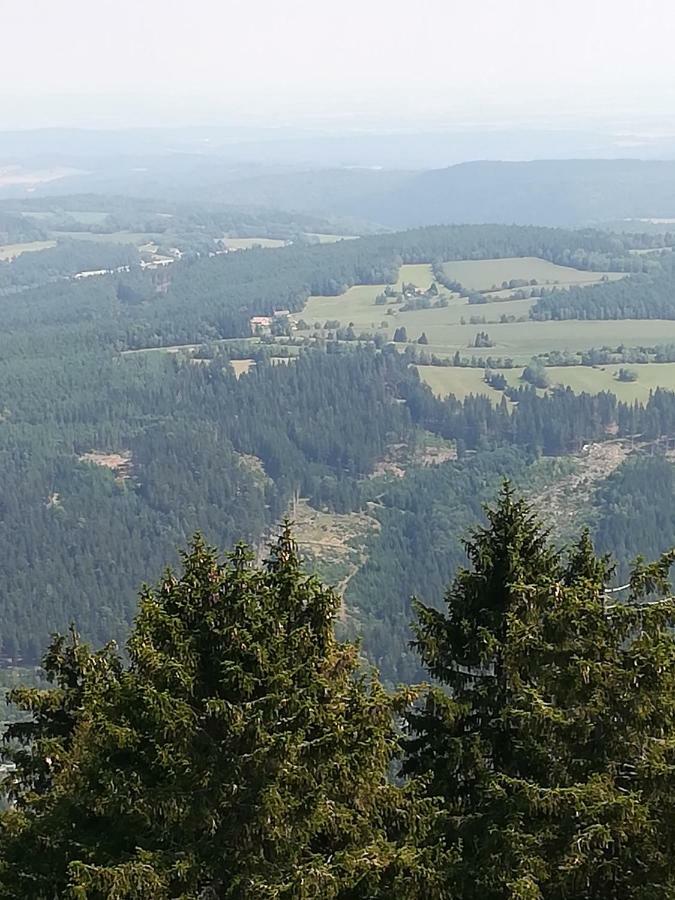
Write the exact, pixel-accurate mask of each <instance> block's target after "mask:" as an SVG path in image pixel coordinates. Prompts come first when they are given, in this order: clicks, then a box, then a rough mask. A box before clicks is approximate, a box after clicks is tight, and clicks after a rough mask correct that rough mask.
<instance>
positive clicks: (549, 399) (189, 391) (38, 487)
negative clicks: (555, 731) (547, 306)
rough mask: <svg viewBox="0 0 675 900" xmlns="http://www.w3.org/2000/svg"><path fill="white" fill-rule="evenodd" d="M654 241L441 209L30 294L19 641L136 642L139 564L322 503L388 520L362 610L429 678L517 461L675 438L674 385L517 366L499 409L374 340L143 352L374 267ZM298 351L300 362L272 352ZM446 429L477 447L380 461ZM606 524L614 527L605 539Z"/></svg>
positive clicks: (358, 607)
mask: <svg viewBox="0 0 675 900" xmlns="http://www.w3.org/2000/svg"><path fill="white" fill-rule="evenodd" d="M37 202H38V203H39V201H37ZM91 202H92V203H93V201H91ZM78 203H79V204H80V208H81V204H82V200H81V198H80V199H79V200H78ZM122 210H123V204H120V209H119V210H118V212H119V215H120V216H121V215H122ZM131 212H133V214H134V215H136V214H137V213H138V209H135V210H132V211H131ZM131 212H130V215H131ZM204 215H207V213H205V214H204ZM127 224H131V219H129V220H128V222H127ZM219 227H220V226H219ZM640 242H641V239H640V238H638V237H635V236H632V235H623V236H621V237H617V236H614V235H607V234H603V233H600V232H595V231H581V232H564V231H559V230H554V229H542V228H504V227H500V226H475V227H467V228H460V227H457V228H455V227H449V228H428V229H419V230H416V231H412V232H408V233H403V234H384V235H371V236H369V237H364V238H361V239H360V240H358V241H344V242H341V243H337V244H332V245H325V246H308V245H305V244H300V243H298V244H293V245H291V246H288V247H285V248H282V249H279V250H247V251H245V252H237V253H231V254H225V255H222V256H214V257H208V256H196V255H195V256H194V257H191V258H185V259H184V260H179V261H177V262H175V263H173V264H172V265H171V266H170V267H169V271H170V273H171V274H170V276H169V277H167V276H166V275H165V272H163V271H162V272H160V273H157V272H148V271H141V270H140V268H139V267H137V266H134V265H131V267H130V271H128V272H127V271H124V272H120V273H114V274H110V275H101V276H97V277H92V278H87V279H80V280H76V281H75V280H70V279H68V278H65V277H58V278H57V280H55V281H51V282H49V283H46V284H44V283H43V284H41V285H40V286H38V287H33V288H29V289H26V290H23V291H22V292H21V293H20V294H18V293H17V294H8V295H7V296H6V297H5V298H4V301H3V317H4V318H3V324H4V328H3V332H2V334H0V376H1V379H0V383H1V384H2V396H1V397H0V471H1V473H2V478H3V484H4V485H5V489H4V491H3V495H2V498H0V513H1V515H0V537H1V540H0V548H1V549H0V575H1V577H2V581H3V585H4V589H3V592H2V597H1V598H0V609H1V612H2V616H1V617H0V644H1V646H0V658H2V660H3V661H4V664H8V663H9V662H10V661H13V662H16V661H20V662H21V663H23V664H25V665H33V664H35V663H36V662H37V660H38V659H39V657H40V653H41V649H42V647H43V646H44V645H45V643H46V641H47V639H48V636H49V634H50V633H51V632H52V631H53V630H54V629H56V628H60V629H64V628H66V627H67V626H68V624H69V623H70V622H71V621H74V622H75V623H76V625H77V627H78V628H79V629H80V630H81V632H82V633H83V635H84V636H85V637H86V638H88V639H93V640H95V641H97V642H102V641H104V640H105V639H107V638H108V637H111V636H112V637H115V638H116V639H117V640H123V639H124V637H125V635H126V633H127V630H128V627H129V623H130V621H131V619H132V617H133V613H134V610H135V608H136V590H137V588H138V586H139V584H140V582H141V581H142V579H144V578H148V577H149V578H151V579H154V578H156V577H158V576H159V574H160V572H161V568H162V566H163V565H164V564H165V562H166V561H167V560H169V561H170V560H175V558H176V552H177V550H176V548H177V547H179V546H182V545H184V544H185V542H186V541H187V539H188V537H189V535H190V534H191V533H192V532H194V531H195V530H196V529H201V530H202V531H203V532H204V533H205V535H206V536H207V539H208V540H210V541H212V542H213V543H215V544H217V545H219V546H227V545H231V544H232V543H234V542H235V541H237V540H238V539H244V540H246V541H248V542H250V543H252V544H253V545H256V546H260V545H263V544H264V543H265V541H266V540H267V539H268V536H269V534H270V533H271V531H272V530H273V528H274V526H275V524H276V523H278V522H279V520H280V519H281V518H282V517H283V516H284V514H286V513H288V512H289V511H290V510H292V509H293V506H294V504H295V503H296V502H297V501H298V499H301V500H302V501H303V502H306V503H308V504H309V505H310V507H311V508H313V509H316V510H323V511H325V512H326V513H327V514H330V515H338V516H339V515H348V514H351V513H360V514H362V515H364V516H367V517H369V520H372V521H373V522H374V523H375V525H376V530H374V531H373V532H372V533H371V534H370V535H369V536H368V538H367V540H366V542H365V546H364V548H363V551H362V554H363V556H362V559H361V560H360V562H359V565H358V567H357V571H356V572H354V573H353V577H351V578H350V580H349V582H348V584H347V585H346V614H345V615H344V616H343V617H342V619H341V621H340V627H341V628H342V629H343V633H344V634H346V635H350V636H351V635H360V636H361V637H362V639H363V648H364V652H365V654H366V655H367V656H369V657H370V658H371V659H374V660H376V661H377V663H378V665H379V667H380V669H381V672H382V676H383V678H384V679H385V680H386V681H387V683H393V682H396V681H398V680H410V679H414V678H417V677H418V676H419V664H418V662H417V661H416V660H414V659H413V658H412V657H411V655H410V653H409V650H408V648H407V642H408V640H409V637H410V633H409V630H408V628H409V626H408V622H409V619H410V596H411V594H413V593H419V594H421V595H425V594H427V593H432V594H437V593H438V591H439V590H440V586H441V585H442V584H443V583H445V582H446V581H447V580H448V578H449V577H450V575H451V572H452V571H453V570H454V568H455V567H456V566H457V565H458V564H459V563H460V562H461V559H462V553H463V551H462V548H461V543H460V542H461V538H462V536H463V529H464V528H465V527H467V526H468V524H469V523H470V522H471V521H473V520H475V519H476V518H477V517H479V516H480V502H481V500H482V499H485V498H487V497H489V496H490V494H491V493H492V492H493V491H494V489H495V487H496V485H497V483H498V481H499V479H500V478H501V477H502V476H503V475H505V474H510V475H511V476H512V477H513V478H514V479H515V480H516V481H517V482H518V483H521V484H524V483H526V482H527V480H528V479H532V478H534V477H535V472H536V467H537V466H538V464H539V462H538V461H539V460H540V459H541V458H542V457H559V456H565V455H567V454H570V453H578V452H579V451H580V450H581V449H582V448H583V447H584V445H585V444H587V443H588V442H593V441H603V440H607V439H616V438H624V437H625V438H630V439H636V440H637V441H639V442H642V443H644V442H647V443H648V442H650V441H652V442H653V441H655V440H657V439H658V438H660V437H662V436H673V435H675V396H674V395H672V394H668V393H667V392H663V391H657V392H655V393H654V395H653V396H652V398H651V399H650V401H649V402H648V403H647V404H645V405H631V404H625V403H619V402H617V400H616V398H615V397H614V396H613V395H611V394H599V395H596V396H590V395H575V394H573V393H572V391H570V390H563V389H554V390H550V391H548V392H547V393H546V395H544V396H540V395H539V394H538V393H537V391H536V390H535V389H533V388H532V387H531V386H528V385H525V384H524V385H523V386H521V387H519V388H510V387H508V386H507V385H502V386H501V387H502V388H503V390H504V396H503V400H502V402H501V403H497V404H496V405H494V404H493V403H491V402H490V401H489V400H488V399H487V398H486V397H475V396H469V397H467V398H466V399H464V400H462V401H459V400H457V399H455V398H453V397H449V398H447V399H445V400H441V399H439V398H438V397H436V396H434V394H433V393H432V391H431V390H430V389H429V388H428V387H427V386H425V385H424V384H423V383H422V382H421V381H420V379H419V377H418V374H417V371H416V369H415V368H414V366H411V365H410V364H409V363H410V362H411V361H412V357H411V356H410V354H405V353H404V354H399V353H398V352H397V350H396V348H395V347H394V346H392V345H385V346H384V347H382V348H381V349H377V348H376V347H375V346H374V345H373V344H372V343H370V342H359V341H358V340H353V341H350V342H348V343H344V342H342V343H340V342H337V341H333V342H326V343H325V344H317V346H316V347H314V348H311V347H305V348H303V347H299V348H295V347H291V348H286V347H282V346H280V345H278V344H270V345H264V344H261V345H250V344H248V343H243V344H241V345H240V344H238V343H236V342H233V343H229V342H225V343H219V344H217V345H216V344H212V345H209V346H205V347H202V349H201V350H200V351H199V353H198V354H197V356H196V357H195V358H194V359H188V358H185V357H182V356H180V355H178V356H174V355H171V354H165V353H161V352H159V353H152V352H150V353H124V352H121V351H126V350H128V349H132V348H142V347H162V346H167V345H172V344H181V343H189V342H194V343H195V344H200V345H201V344H203V343H208V342H210V341H211V340H212V339H219V338H223V337H227V336H232V335H235V336H236V335H244V334H245V335H246V336H249V335H250V325H249V316H250V314H251V313H253V312H256V313H258V312H264V311H272V310H273V309H278V308H290V309H300V308H301V306H302V304H303V303H304V300H305V299H306V297H307V296H308V295H309V294H310V293H329V294H330V293H333V294H338V293H340V292H341V291H342V290H343V289H344V288H345V287H346V286H348V285H349V284H352V283H357V282H374V283H387V282H393V281H395V280H396V278H397V273H398V267H399V265H400V264H401V263H402V262H416V261H422V260H426V261H432V262H433V261H439V260H443V259H453V258H481V257H496V256H500V255H504V256H512V255H519V254H525V255H535V256H540V257H542V258H545V259H549V260H551V261H554V262H561V263H570V262H573V263H574V264H575V265H578V266H582V267H583V266H585V267H588V268H597V269H599V270H601V271H602V270H604V269H605V267H607V266H609V265H615V266H616V267H619V266H621V265H624V266H626V267H646V268H648V269H651V267H652V266H653V263H652V262H647V261H646V259H645V257H643V256H640V255H633V254H631V253H630V252H629V251H630V250H631V249H633V248H634V247H635V245H637V244H640ZM71 243H72V242H68V243H67V244H64V245H62V244H59V245H58V246H57V247H56V248H54V250H53V251H41V252H39V253H33V254H26V255H25V257H19V259H18V260H16V261H15V262H14V263H11V264H10V265H8V269H9V270H10V271H15V270H13V269H12V267H15V266H16V265H17V264H18V263H19V262H20V261H21V260H22V259H24V258H25V259H26V260H28V262H26V263H24V264H23V265H25V266H26V267H27V268H26V271H29V272H34V273H35V272H41V273H43V274H42V275H41V276H40V277H51V276H50V275H49V274H46V273H48V264H49V260H50V258H57V259H63V260H64V265H67V254H65V255H64V256H58V254H64V253H65V251H64V250H63V248H64V247H65V248H66V250H67V249H68V248H69V247H70V245H71ZM80 244H81V245H82V246H84V247H90V248H92V249H91V250H87V249H85V250H82V252H83V253H90V252H91V253H94V252H98V250H96V251H95V250H94V248H101V247H102V248H103V250H102V252H103V254H106V253H107V252H108V250H107V248H108V247H109V245H108V244H107V243H105V242H104V243H103V244H98V243H97V242H92V243H87V242H85V241H82V242H80ZM118 249H119V252H120V253H122V254H124V253H127V252H128V250H129V247H128V245H121V246H120V247H119V248H118ZM78 252H79V251H78ZM43 253H45V254H51V257H50V256H46V257H45V259H46V261H47V262H46V263H45V262H44V261H43V262H40V263H34V262H31V259H32V258H33V257H34V258H35V259H38V258H39V257H41V256H43ZM55 254H56V255H55ZM102 258H103V257H102V256H100V255H99V256H97V257H96V259H97V262H96V263H95V264H96V265H97V267H98V265H99V264H100V261H101V259H102ZM78 259H79V257H78ZM92 262H93V258H92ZM657 265H659V266H660V265H661V264H660V263H659V264H657ZM72 267H73V266H72V265H71V269H72ZM633 277H634V278H651V277H652V276H651V275H650V274H649V273H648V272H645V273H642V274H636V275H635V276H633ZM622 283H623V282H617V284H622ZM626 283H628V282H626ZM602 287H608V288H609V287H614V285H606V286H605V285H603V286H602ZM588 290H591V289H588ZM291 350H293V351H294V354H295V355H294V356H293V358H292V359H291V360H290V361H289V362H287V363H286V364H285V365H284V364H281V365H275V364H273V362H274V361H273V359H272V357H273V356H275V355H283V354H284V353H286V354H287V356H288V354H289V353H290V351H291ZM251 356H252V357H254V361H255V363H256V365H255V366H254V367H253V368H252V369H251V371H250V372H249V373H248V374H247V375H243V376H241V377H237V375H236V374H235V372H234V370H233V367H232V365H231V360H233V359H241V358H247V357H251ZM429 438H431V439H434V440H437V441H441V442H445V443H446V444H447V445H449V446H450V447H451V448H452V450H453V453H454V454H455V455H456V457H457V458H456V459H448V460H447V461H445V462H442V463H441V464H434V465H430V466H426V465H425V464H424V463H423V462H420V461H419V460H415V459H411V460H409V461H408V462H407V463H406V465H405V471H404V472H403V477H401V478H399V477H396V476H392V475H391V474H389V473H388V472H387V469H386V466H385V468H384V469H383V468H382V461H383V460H385V459H386V458H387V456H388V454H389V452H390V448H391V447H392V446H394V447H395V446H405V447H410V448H413V447H415V446H417V445H420V444H422V443H423V442H424V441H425V440H427V439H429ZM615 477H622V470H619V471H618V472H617V473H616V476H615ZM608 490H609V488H608ZM596 502H597V505H598V509H599V510H601V509H602V507H603V505H606V504H608V503H609V501H608V500H606V499H605V495H604V494H602V493H598V495H597V501H596ZM599 515H601V513H599ZM598 528H600V526H598ZM605 531H607V529H604V530H602V529H601V530H599V531H598V533H597V534H598V539H599V541H600V542H601V544H602V546H603V547H604V546H608V541H609V538H608V539H607V540H606V539H605V537H603V534H604V532H605ZM608 533H609V532H608ZM652 534H653V531H652V530H651V529H650V528H645V529H644V530H643V532H642V536H641V535H640V533H639V532H638V531H636V532H635V535H636V536H635V542H636V543H635V545H632V544H631V545H629V546H627V548H626V549H625V550H619V551H618V555H619V558H620V562H621V565H622V566H624V567H625V566H626V565H627V564H628V563H629V562H630V559H631V556H632V555H633V554H634V553H635V552H638V551H642V552H646V553H653V552H657V551H659V550H661V549H663V548H662V545H661V544H660V543H659V544H658V546H657V545H656V544H655V543H653V542H652V538H651V537H649V536H650V535H652Z"/></svg>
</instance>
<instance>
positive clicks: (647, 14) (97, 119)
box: [0, 0, 675, 146]
mask: <svg viewBox="0 0 675 900" xmlns="http://www.w3.org/2000/svg"><path fill="white" fill-rule="evenodd" d="M655 23H657V24H656V25H655ZM3 33H4V35H5V40H4V41H3V53H2V55H1V56H0V130H11V129H23V128H42V127H133V126H184V125H205V124H210V125H227V124H233V123H236V124H251V125H256V126H260V125H266V126H272V127H275V128H276V127H283V126H292V127H296V128H297V127H302V126H311V127H316V126H319V127H321V128H324V129H325V128H328V129H331V130H347V129H349V128H355V127H356V128H365V129H380V128H398V129H406V128H419V127H434V128H437V127H441V128H446V127H453V128H474V127H499V126H500V125H502V124H504V123H506V122H508V123H510V124H513V123H514V122H523V123H525V124H527V125H528V126H534V127H550V126H555V127H563V128H564V127H578V126H579V125H588V124H589V123H592V124H593V127H596V128H598V127H601V128H612V129H615V130H618V132H621V133H625V135H626V143H627V146H630V145H631V139H633V138H634V139H635V143H636V144H639V141H640V139H641V137H647V139H648V138H649V137H650V136H652V135H655V134H662V133H664V132H666V133H668V134H675V119H674V117H673V113H672V110H673V109H674V108H675V106H674V103H673V101H674V100H675V59H674V58H673V56H672V52H671V36H672V34H673V33H675V7H673V6H672V4H670V3H669V2H667V0H643V2H642V3H640V4H637V3H636V2H634V0H568V2H566V3H565V4H556V5H555V8H554V5H553V4H547V3H542V2H541V0H474V2H472V3H457V2H448V0H423V2H422V3H421V4H417V5H411V4H409V3H404V2H402V0H342V2H341V3H339V4H330V5H329V4H324V3H316V2H307V0H286V2H284V3H278V2H272V0H256V2H243V0H226V2H214V0H193V2H191V3H189V4H187V3H185V2H178V0H162V2H159V0H144V2H143V3H142V4H138V3H136V2H132V0H97V2H96V3H91V2H85V0H64V2H63V3H60V4H54V3H52V2H50V0H25V2H23V3H20V4H11V5H7V6H6V8H5V9H3Z"/></svg>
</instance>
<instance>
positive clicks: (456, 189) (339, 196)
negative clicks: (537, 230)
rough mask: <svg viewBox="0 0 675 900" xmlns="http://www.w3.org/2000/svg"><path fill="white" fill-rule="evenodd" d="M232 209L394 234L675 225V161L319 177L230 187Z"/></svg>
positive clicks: (467, 166) (478, 165)
mask: <svg viewBox="0 0 675 900" xmlns="http://www.w3.org/2000/svg"><path fill="white" fill-rule="evenodd" d="M222 195H223V197H225V196H227V197H228V198H229V200H230V202H235V203H246V204H248V203H252V204H261V205H265V206H271V207H281V208H295V209H297V210H302V211H306V212H310V211H311V212H315V213H321V214H323V215H326V214H333V215H341V216H352V217H354V218H358V219H366V220H369V221H373V222H378V223H380V224H381V225H384V226H388V227H392V228H409V227H413V226H417V225H434V224H449V223H460V222H461V223H474V222H498V223H507V224H511V223H513V224H535V225H587V224H603V223H606V222H608V221H613V220H621V219H639V218H645V219H646V218H670V217H673V218H675V162H673V161H651V160H650V161H644V160H550V161H549V160H544V161H535V162H470V163H461V164H459V165H456V166H451V167H449V168H444V169H433V170H430V171H425V172H386V171H385V172H371V171H366V170H345V169H339V170H323V171H321V170H319V171H316V170H315V171H310V172H294V173H290V174H286V175H281V174H276V175H273V176H272V175H260V176H256V177H253V178H245V179H243V180H241V181H239V182H237V183H234V184H230V185H227V187H224V188H223V190H222Z"/></svg>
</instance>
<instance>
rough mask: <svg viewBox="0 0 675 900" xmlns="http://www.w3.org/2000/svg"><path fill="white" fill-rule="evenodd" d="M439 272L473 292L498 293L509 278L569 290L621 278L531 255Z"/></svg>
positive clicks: (469, 262) (465, 262) (456, 264)
mask: <svg viewBox="0 0 675 900" xmlns="http://www.w3.org/2000/svg"><path fill="white" fill-rule="evenodd" d="M443 270H444V272H445V274H446V275H447V276H448V278H451V279H453V280H454V281H459V283H460V284H462V285H463V286H464V287H466V288H469V289H470V290H473V291H489V290H490V289H491V288H494V289H496V290H499V289H500V288H501V285H502V282H504V281H511V280H513V279H523V280H527V281H530V280H531V279H533V278H534V279H536V281H537V284H538V285H548V286H552V285H559V286H560V287H569V286H571V285H580V284H595V283H597V282H598V281H601V280H602V279H603V278H606V279H608V280H609V281H615V280H617V279H618V278H623V275H622V274H621V273H618V272H585V271H582V270H580V269H573V268H571V267H569V266H558V265H556V264H555V263H552V262H548V260H545V259H538V258H537V257H534V256H524V257H508V258H505V259H460V260H453V261H452V262H446V263H443Z"/></svg>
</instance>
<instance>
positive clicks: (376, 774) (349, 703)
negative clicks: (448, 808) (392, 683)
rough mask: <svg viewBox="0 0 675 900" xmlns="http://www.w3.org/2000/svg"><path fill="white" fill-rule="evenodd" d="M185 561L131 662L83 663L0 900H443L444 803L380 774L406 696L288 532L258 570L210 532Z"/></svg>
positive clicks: (6, 858) (148, 616) (158, 595)
mask: <svg viewBox="0 0 675 900" xmlns="http://www.w3.org/2000/svg"><path fill="white" fill-rule="evenodd" d="M183 563H184V568H183V572H182V574H181V575H176V574H174V573H173V572H171V571H168V572H167V573H166V575H165V577H164V578H163V580H162V581H161V583H160V584H159V585H158V586H157V587H156V588H155V589H146V590H145V591H144V592H143V594H142V598H141V607H140V612H139V615H138V618H137V621H136V624H135V627H134V630H133V632H132V635H131V637H130V640H129V642H128V656H129V665H128V667H127V668H125V669H123V670H122V669H121V668H120V669H119V671H116V674H115V677H114V678H111V677H108V676H107V675H106V674H105V673H103V674H100V673H99V672H98V670H97V669H91V670H90V674H91V677H90V678H89V680H88V682H87V685H86V690H85V691H84V694H83V696H82V698H81V700H82V702H81V709H80V710H79V711H78V714H77V715H76V716H75V717H71V720H70V723H69V724H70V728H69V736H68V740H67V742H65V743H64V744H63V748H62V751H61V754H60V759H59V766H58V770H57V771H56V772H55V774H54V776H53V778H52V779H51V781H50V783H49V784H47V785H45V786H44V789H43V790H39V791H36V792H34V793H33V794H32V795H31V796H30V798H28V799H27V800H26V802H24V803H22V804H21V806H20V807H18V808H16V809H14V810H11V811H9V812H8V813H6V814H5V815H4V822H3V825H4V828H3V834H2V840H1V841H0V859H1V868H0V896H4V897H19V896H20V897H24V898H36V900H37V898H40V900H42V898H44V900H47V898H49V900H51V898H52V897H54V896H59V897H61V896H63V897H78V898H79V897H86V898H99V897H100V898H103V897H106V898H108V897H111V898H148V900H149V898H153V900H158V898H198V897H201V898H205V897H214V898H216V897H217V898H237V900H239V898H242V900H243V898H250V900H253V898H255V900H264V898H270V900H271V898H275V900H276V898H279V900H281V898H327V900H330V898H344V900H358V898H364V900H365V898H382V900H384V898H389V897H397V898H409V900H412V898H420V900H421V898H427V897H429V898H433V897H442V896H444V895H445V894H444V888H443V885H442V880H441V875H440V874H439V873H441V871H442V868H443V867H442V866H439V865H438V859H439V858H440V857H441V856H442V854H441V852H440V851H437V850H433V849H425V848H426V834H427V831H428V827H429V823H430V822H431V821H432V817H433V805H432V804H431V803H429V801H427V800H420V799H419V798H418V796H417V793H416V791H417V789H416V787H415V785H413V784H410V785H407V786H405V787H400V786H397V785H395V784H393V783H391V781H390V780H389V778H388V774H389V772H390V770H391V766H392V761H393V758H394V756H395V754H396V751H397V732H396V729H395V718H394V717H395V716H396V715H397V714H398V713H399V712H400V709H401V706H402V704H404V703H406V702H407V701H408V699H409V695H408V694H407V693H405V694H400V695H397V696H395V697H389V696H388V695H387V694H386V693H385V692H384V690H383V688H382V686H381V685H380V684H379V682H378V680H377V679H376V678H375V677H373V676H372V675H370V674H368V673H364V672H362V671H361V670H360V666H359V660H358V655H357V648H356V647H355V646H353V645H349V644H342V643H339V642H338V641H337V640H336V638H335V636H334V633H333V620H334V616H335V613H336V610H337V607H338V602H339V601H338V598H337V597H336V595H335V594H334V593H333V592H332V591H331V590H328V589H326V588H325V587H323V586H322V585H321V584H320V583H319V582H318V581H317V580H316V579H314V578H312V577H308V576H306V575H305V574H304V573H303V571H302V569H301V566H300V563H299V560H298V556H297V553H296V549H295V546H294V544H293V541H292V539H291V536H290V533H289V531H288V529H285V530H284V532H283V534H282V535H281V537H280V539H279V540H278V542H277V543H276V544H275V545H274V546H273V547H272V549H271V553H270V556H269V559H268V560H267V561H266V563H264V564H263V565H262V566H259V567H258V566H255V565H254V564H253V561H252V555H251V553H250V552H249V551H248V550H247V549H246V548H245V547H243V546H239V547H237V548H236V549H235V551H234V552H233V553H232V554H231V555H230V556H229V557H228V558H227V560H226V561H225V562H224V563H221V562H219V561H218V558H217V555H216V553H215V551H214V550H213V549H211V548H210V547H208V546H206V545H205V544H204V542H203V541H202V540H201V539H199V538H198V539H196V540H195V541H194V543H193V544H192V546H191V548H190V550H189V552H188V553H187V554H186V555H185V556H184V561H183ZM36 749H37V751H38V752H41V750H42V749H43V747H42V743H41V740H40V739H38V741H37V743H36ZM22 774H23V772H22V770H21V768H20V770H19V772H18V775H19V777H21V775H22ZM30 774H31V773H30V770H29V771H28V775H29V776H30Z"/></svg>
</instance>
